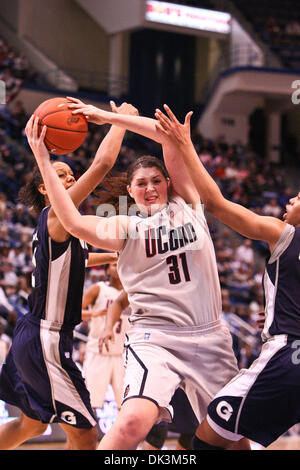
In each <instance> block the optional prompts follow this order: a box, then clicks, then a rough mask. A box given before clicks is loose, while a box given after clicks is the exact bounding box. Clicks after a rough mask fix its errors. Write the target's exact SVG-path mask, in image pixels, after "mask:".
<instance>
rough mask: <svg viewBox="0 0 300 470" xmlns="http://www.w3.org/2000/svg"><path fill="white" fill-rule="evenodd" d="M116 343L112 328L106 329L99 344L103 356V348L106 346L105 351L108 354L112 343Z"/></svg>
mask: <svg viewBox="0 0 300 470" xmlns="http://www.w3.org/2000/svg"><path fill="white" fill-rule="evenodd" d="M114 341H115V336H114V332H113V329H112V328H104V330H103V332H102V334H101V336H100V338H99V342H98V346H99V353H100V354H102V352H103V346H105V349H106V351H107V352H109V345H110V342H112V343H113V342H114Z"/></svg>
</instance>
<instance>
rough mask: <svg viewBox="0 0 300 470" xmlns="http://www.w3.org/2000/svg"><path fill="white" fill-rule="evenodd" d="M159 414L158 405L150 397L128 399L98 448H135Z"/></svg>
mask: <svg viewBox="0 0 300 470" xmlns="http://www.w3.org/2000/svg"><path fill="white" fill-rule="evenodd" d="M158 415H159V408H158V406H157V405H156V404H155V403H153V402H152V401H150V400H148V399H143V398H131V399H130V400H127V401H126V402H125V403H123V405H122V407H121V410H120V412H119V414H118V416H117V419H116V421H115V422H114V424H113V425H112V427H111V428H110V430H109V431H108V433H107V434H106V435H105V436H104V437H103V439H102V440H101V442H100V445H99V447H98V450H135V449H136V448H137V446H138V444H139V443H140V442H141V441H142V440H143V439H145V436H147V434H148V432H149V430H150V429H151V427H152V426H153V425H154V423H155V422H156V421H157V418H158Z"/></svg>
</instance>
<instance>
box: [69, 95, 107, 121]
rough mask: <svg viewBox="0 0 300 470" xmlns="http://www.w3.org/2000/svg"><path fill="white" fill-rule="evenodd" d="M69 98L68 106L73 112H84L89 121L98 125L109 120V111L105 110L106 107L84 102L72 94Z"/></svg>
mask: <svg viewBox="0 0 300 470" xmlns="http://www.w3.org/2000/svg"><path fill="white" fill-rule="evenodd" d="M67 99H68V100H69V101H70V103H69V104H68V108H70V109H71V110H72V114H83V115H84V116H85V117H86V119H87V121H88V122H93V123H94V124H98V125H102V124H106V123H107V122H108V120H107V111H104V109H100V108H97V107H96V106H93V105H91V104H84V103H83V102H82V101H80V100H77V98H72V97H71V96H68V97H67Z"/></svg>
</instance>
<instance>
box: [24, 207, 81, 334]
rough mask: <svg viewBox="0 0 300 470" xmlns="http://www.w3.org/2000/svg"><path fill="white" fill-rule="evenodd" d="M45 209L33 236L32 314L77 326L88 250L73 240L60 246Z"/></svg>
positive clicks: (30, 297) (78, 241) (30, 306)
mask: <svg viewBox="0 0 300 470" xmlns="http://www.w3.org/2000/svg"><path fill="white" fill-rule="evenodd" d="M49 209H50V207H47V208H45V209H44V210H43V212H42V213H41V215H40V218H39V220H38V225H37V228H36V230H35V232H34V234H33V242H32V251H33V264H34V271H33V274H32V292H31V294H30V296H29V308H30V314H31V315H33V317H34V318H36V319H43V320H45V321H47V322H49V323H55V324H57V325H64V326H68V327H74V326H75V325H76V324H78V323H80V322H81V303H82V291H83V283H84V274H85V265H86V263H87V259H88V249H87V245H86V243H85V242H83V241H82V240H78V239H77V238H74V237H70V238H69V239H68V240H67V241H65V242H62V243H59V242H55V241H54V240H52V239H51V238H50V236H49V233H48V228H47V216H48V212H49Z"/></svg>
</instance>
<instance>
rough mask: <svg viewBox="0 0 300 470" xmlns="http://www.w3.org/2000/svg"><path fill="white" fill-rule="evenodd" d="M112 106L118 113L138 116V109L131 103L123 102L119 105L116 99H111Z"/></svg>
mask: <svg viewBox="0 0 300 470" xmlns="http://www.w3.org/2000/svg"><path fill="white" fill-rule="evenodd" d="M110 107H111V110H112V112H113V113H117V114H130V115H132V116H138V115H139V112H138V110H137V109H136V108H135V107H134V106H132V104H129V103H126V102H124V103H122V104H121V105H120V106H117V105H116V103H115V102H114V101H110Z"/></svg>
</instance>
